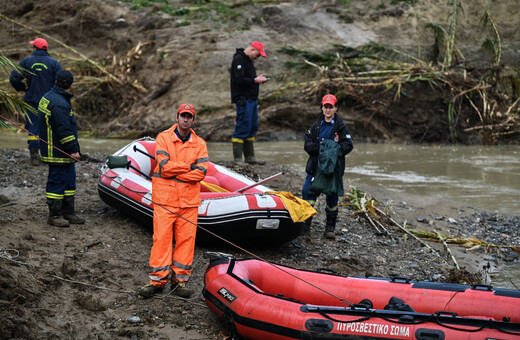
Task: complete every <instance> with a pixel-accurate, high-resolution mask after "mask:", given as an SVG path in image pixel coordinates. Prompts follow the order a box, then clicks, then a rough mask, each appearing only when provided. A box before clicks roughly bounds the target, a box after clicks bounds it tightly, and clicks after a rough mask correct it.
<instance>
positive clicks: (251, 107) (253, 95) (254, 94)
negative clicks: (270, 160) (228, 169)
mask: <svg viewBox="0 0 520 340" xmlns="http://www.w3.org/2000/svg"><path fill="white" fill-rule="evenodd" d="M260 56H262V57H264V58H266V57H267V54H266V53H265V51H264V44H262V43H261V42H259V41H253V42H252V43H251V44H250V45H249V46H248V47H247V48H246V49H243V48H237V49H236V52H235V55H234V56H233V61H232V62H231V82H230V83H231V102H232V103H234V104H235V105H236V112H237V118H236V125H235V131H234V132H233V136H232V138H231V142H232V143H233V158H234V161H235V163H237V164H239V165H243V164H244V163H243V162H242V153H243V154H244V157H245V162H246V163H250V164H265V161H262V160H259V159H256V157H255V149H254V144H253V142H254V140H255V135H256V132H257V131H258V92H259V87H260V86H259V85H260V84H263V83H265V82H266V81H268V80H269V79H268V78H266V76H265V74H261V75H259V76H257V75H256V69H255V65H254V64H253V63H254V62H255V61H256V60H257V59H258V58H260Z"/></svg>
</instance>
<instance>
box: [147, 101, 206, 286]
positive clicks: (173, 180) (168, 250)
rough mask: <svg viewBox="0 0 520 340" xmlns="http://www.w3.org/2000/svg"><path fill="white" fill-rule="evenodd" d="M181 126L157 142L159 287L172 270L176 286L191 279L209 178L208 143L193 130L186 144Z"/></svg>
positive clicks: (153, 277) (153, 279)
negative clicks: (204, 186) (202, 196)
mask: <svg viewBox="0 0 520 340" xmlns="http://www.w3.org/2000/svg"><path fill="white" fill-rule="evenodd" d="M188 105H189V104H188ZM193 113H194V112H193ZM177 126H178V124H175V125H173V126H172V127H171V128H170V129H168V130H166V131H163V132H161V133H159V135H158V136H157V138H156V142H155V143H156V151H155V159H156V162H157V165H156V167H155V170H154V174H153V178H152V200H153V202H154V205H155V206H154V234H153V246H152V250H151V254H150V269H151V271H150V275H149V279H150V283H151V284H153V285H156V286H164V285H165V284H166V282H167V279H168V274H169V273H170V269H171V271H172V283H173V284H176V283H179V282H186V281H188V279H189V278H190V274H191V268H192V267H191V266H192V262H193V253H194V249H195V234H196V232H197V216H198V207H199V206H200V204H201V200H200V181H202V180H203V179H204V177H205V176H206V171H207V168H208V162H209V159H208V151H207V148H206V142H205V141H204V140H203V139H202V138H200V137H198V136H197V135H196V134H195V132H194V131H193V130H192V129H190V132H189V134H188V136H187V137H186V139H185V140H184V141H183V140H182V139H181V138H180V135H179V134H178V133H177V132H176V129H177ZM173 239H175V249H173V245H172V243H173Z"/></svg>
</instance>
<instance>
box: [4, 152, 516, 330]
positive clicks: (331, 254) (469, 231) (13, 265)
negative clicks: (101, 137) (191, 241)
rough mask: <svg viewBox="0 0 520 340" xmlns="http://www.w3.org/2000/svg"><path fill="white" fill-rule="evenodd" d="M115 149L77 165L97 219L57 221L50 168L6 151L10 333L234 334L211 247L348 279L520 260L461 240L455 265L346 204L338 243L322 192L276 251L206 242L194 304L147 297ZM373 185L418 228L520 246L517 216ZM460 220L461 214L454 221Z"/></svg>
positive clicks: (426, 275) (466, 269)
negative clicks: (102, 171) (117, 180)
mask: <svg viewBox="0 0 520 340" xmlns="http://www.w3.org/2000/svg"><path fill="white" fill-rule="evenodd" d="M106 156H107V155H101V154H92V155H90V157H91V158H90V161H89V162H87V163H85V164H84V165H78V166H77V171H78V194H77V212H78V214H79V215H81V216H83V217H85V218H86V219H87V223H86V224H84V225H74V226H72V227H71V228H68V229H58V228H56V227H51V226H49V225H48V224H47V213H48V210H47V206H46V204H45V197H44V196H45V194H44V192H45V181H46V176H47V167H46V166H38V167H33V166H30V165H28V151H27V150H17V149H0V164H1V165H0V174H1V176H0V200H1V201H0V223H1V225H2V226H3V227H2V233H1V234H0V254H1V258H0V287H1V290H0V307H1V308H0V325H1V327H0V338H4V339H7V338H13V339H15V338H19V339H34V338H44V339H49V338H52V339H56V338H75V339H93V338H96V339H114V338H133V339H148V338H161V339H167V338H168V339H225V338H227V337H229V336H230V334H229V333H228V330H226V329H225V327H224V326H223V324H222V323H221V322H220V321H219V320H218V319H217V317H216V316H215V315H214V314H213V313H212V312H211V311H210V310H209V309H208V308H207V307H206V305H205V302H204V300H203V298H202V295H201V294H200V292H201V290H202V284H203V275H204V271H205V268H206V266H207V263H208V262H207V260H206V259H204V258H203V257H202V254H203V252H204V251H206V250H217V251H223V252H226V253H230V254H232V255H233V256H236V257H251V256H258V257H261V258H263V259H265V260H267V261H272V262H275V263H280V264H284V265H289V266H293V267H297V268H304V269H309V270H313V269H316V268H318V267H326V268H330V269H333V270H336V271H337V272H338V273H339V274H342V275H375V276H385V277H390V276H401V277H410V278H413V279H422V280H431V281H449V282H464V283H478V282H484V281H485V275H484V274H485V272H486V269H484V267H486V268H487V267H493V266H496V265H497V264H499V263H502V262H504V261H512V260H514V259H517V258H518V255H517V254H515V253H514V252H512V251H508V250H503V251H502V252H500V253H498V252H496V251H491V252H487V253H486V252H485V249H484V248H479V249H474V250H471V251H468V250H466V249H463V248H460V247H456V246H450V248H451V249H452V251H453V252H454V254H455V257H456V260H457V261H458V263H459V265H460V266H461V267H462V268H463V269H462V270H456V269H455V267H454V262H453V261H452V260H451V259H450V258H449V257H448V254H447V252H446V250H445V249H444V248H443V247H442V245H439V244H435V243H430V245H431V246H432V247H433V248H435V249H437V251H438V253H439V254H440V257H437V256H435V255H433V254H432V253H431V252H430V251H429V250H428V249H427V248H426V247H424V246H423V245H422V244H421V243H420V242H418V241H416V240H414V239H412V238H411V237H407V236H405V235H404V234H403V233H402V232H400V230H399V229H398V228H390V229H389V232H390V235H391V237H389V236H385V235H382V234H380V233H377V232H376V231H375V229H374V228H373V227H372V226H371V225H370V224H369V223H368V222H367V221H366V220H365V219H364V218H362V217H360V216H359V215H354V216H352V211H351V210H349V209H348V208H347V207H345V206H342V207H341V209H340V218H339V223H338V226H337V230H336V231H337V238H336V241H328V240H325V239H324V238H323V231H324V211H323V210H324V202H323V200H322V199H320V200H319V201H318V206H317V208H318V211H319V215H318V216H317V217H316V218H315V219H314V221H315V222H314V224H313V227H312V232H311V235H310V236H299V237H298V238H296V239H295V240H293V241H291V242H288V243H285V244H283V245H281V246H276V247H267V246H265V245H262V244H259V245H256V246H254V247H252V246H250V247H248V248H247V251H248V253H244V252H242V251H240V250H238V249H237V248H234V247H233V246H227V247H222V246H221V247H212V246H204V247H203V246H199V245H198V246H197V247H196V251H195V259H194V270H193V276H192V279H191V281H190V286H191V287H192V288H193V289H194V290H195V291H196V292H197V294H195V295H194V296H193V297H192V298H190V299H189V300H183V299H180V298H177V297H175V296H172V295H168V294H167V293H165V294H162V295H159V296H157V297H156V298H152V299H142V298H141V297H139V296H138V295H137V289H138V288H139V287H141V286H142V285H143V284H145V283H146V281H147V272H148V256H149V251H150V248H151V245H152V231H151V230H150V229H147V228H145V227H142V226H140V225H138V224H136V223H135V222H133V221H132V220H129V219H127V218H125V217H123V216H122V215H121V214H120V213H119V212H118V211H116V210H114V209H112V208H109V207H107V206H106V205H105V204H104V203H103V202H102V201H101V199H100V198H99V196H98V194H97V181H98V178H99V173H98V169H99V168H100V167H101V165H102V163H101V162H96V161H94V160H95V159H97V160H104V159H105V158H106ZM223 165H226V166H230V163H227V164H226V163H223ZM237 170H240V171H241V172H243V173H245V174H246V175H248V176H250V177H251V178H253V179H255V180H258V179H260V178H265V177H267V176H269V175H271V174H273V173H276V172H278V171H280V170H283V171H285V172H286V173H287V175H286V176H284V177H282V178H281V179H276V180H275V181H273V182H272V183H270V187H271V188H273V189H275V190H286V191H292V192H293V193H296V194H298V193H299V191H300V186H301V185H302V183H303V174H302V173H299V172H297V171H294V170H292V169H282V167H280V166H279V165H275V164H267V165H265V166H256V167H250V166H246V167H244V168H242V169H237ZM364 190H365V191H368V192H369V193H370V194H371V195H372V196H374V197H376V198H378V199H379V200H380V201H381V202H382V204H383V205H384V204H386V205H387V206H388V208H389V209H390V211H391V212H392V217H393V219H394V220H396V221H399V223H403V221H405V220H406V221H408V223H409V225H414V227H415V228H418V229H424V230H432V229H433V228H435V229H438V230H441V231H443V232H445V233H447V234H450V235H452V236H459V237H468V236H473V237H477V238H480V239H482V240H485V241H486V242H489V243H491V242H493V243H497V244H520V240H519V236H518V233H515V232H512V231H513V228H514V226H515V225H516V226H518V225H519V220H518V218H512V217H505V216H496V215H492V216H491V215H487V214H486V213H485V212H479V211H476V210H475V209H473V208H470V207H465V206H460V205H457V204H455V203H453V202H446V201H436V200H434V199H432V198H430V197H412V196H406V197H405V196H402V195H397V194H395V193H392V192H384V191H382V190H380V189H378V190H376V189H374V191H373V192H370V188H364ZM450 218H452V219H454V220H456V221H457V222H456V223H452V222H449V219H450ZM418 219H420V220H421V221H423V222H427V223H419V222H418ZM508 228H509V229H508ZM515 235H516V236H515ZM135 317H137V318H138V319H136V318H135Z"/></svg>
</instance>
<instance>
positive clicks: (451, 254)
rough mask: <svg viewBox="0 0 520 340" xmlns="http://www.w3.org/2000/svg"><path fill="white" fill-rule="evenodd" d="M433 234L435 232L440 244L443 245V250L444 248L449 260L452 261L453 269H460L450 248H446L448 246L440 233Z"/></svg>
mask: <svg viewBox="0 0 520 340" xmlns="http://www.w3.org/2000/svg"><path fill="white" fill-rule="evenodd" d="M435 232H436V233H437V235H438V236H439V239H440V240H441V241H442V244H444V248H446V250H447V251H448V253H449V254H450V256H451V259H452V260H453V263H455V267H457V269H460V267H459V263H458V262H457V260H456V259H455V256H453V253H452V252H451V249H450V247H448V244H447V243H446V241H445V238H444V237H442V235H441V233H439V232H438V231H435Z"/></svg>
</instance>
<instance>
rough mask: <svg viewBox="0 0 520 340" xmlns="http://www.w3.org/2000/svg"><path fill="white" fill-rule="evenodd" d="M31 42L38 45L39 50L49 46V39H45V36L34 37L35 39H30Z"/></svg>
mask: <svg viewBox="0 0 520 340" xmlns="http://www.w3.org/2000/svg"><path fill="white" fill-rule="evenodd" d="M29 44H31V45H33V46H34V47H36V48H37V49H39V50H46V49H47V48H48V46H49V45H48V44H47V40H45V39H43V38H37V39H34V40H33V41H29Z"/></svg>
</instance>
